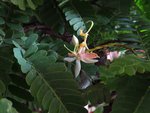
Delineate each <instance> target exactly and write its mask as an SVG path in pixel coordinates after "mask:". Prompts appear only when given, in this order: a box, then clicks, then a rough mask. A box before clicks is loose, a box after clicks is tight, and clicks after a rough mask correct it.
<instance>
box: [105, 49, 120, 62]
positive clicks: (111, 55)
mask: <svg viewBox="0 0 150 113" xmlns="http://www.w3.org/2000/svg"><path fill="white" fill-rule="evenodd" d="M120 55H121V52H118V51H113V52H108V53H107V59H108V60H110V61H111V62H112V61H113V60H114V59H116V58H119V57H120Z"/></svg>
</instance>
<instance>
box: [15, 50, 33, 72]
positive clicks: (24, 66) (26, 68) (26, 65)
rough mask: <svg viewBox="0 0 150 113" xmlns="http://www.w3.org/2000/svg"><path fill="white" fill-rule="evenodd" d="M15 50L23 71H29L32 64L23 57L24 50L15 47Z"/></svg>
mask: <svg viewBox="0 0 150 113" xmlns="http://www.w3.org/2000/svg"><path fill="white" fill-rule="evenodd" d="M13 52H14V56H15V58H16V59H17V61H18V63H19V64H20V65H21V71H22V72H23V73H27V72H28V71H29V70H30V69H31V65H30V64H29V62H28V61H26V60H25V59H24V58H23V56H22V52H21V50H20V49H19V48H14V49H13Z"/></svg>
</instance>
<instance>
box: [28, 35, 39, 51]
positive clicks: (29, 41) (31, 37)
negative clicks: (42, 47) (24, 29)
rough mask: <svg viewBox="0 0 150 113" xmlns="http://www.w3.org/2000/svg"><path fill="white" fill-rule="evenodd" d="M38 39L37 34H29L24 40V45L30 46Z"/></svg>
mask: <svg viewBox="0 0 150 113" xmlns="http://www.w3.org/2000/svg"><path fill="white" fill-rule="evenodd" d="M37 39H38V34H31V35H30V36H29V37H28V38H27V39H26V40H25V47H28V48H29V47H30V46H31V45H34V44H35V42H36V41H37Z"/></svg>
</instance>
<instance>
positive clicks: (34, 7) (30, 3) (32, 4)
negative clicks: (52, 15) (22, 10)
mask: <svg viewBox="0 0 150 113" xmlns="http://www.w3.org/2000/svg"><path fill="white" fill-rule="evenodd" d="M27 3H28V5H29V7H30V8H32V9H36V6H35V4H34V3H33V2H32V0H27Z"/></svg>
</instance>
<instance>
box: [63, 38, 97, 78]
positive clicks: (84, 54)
mask: <svg viewBox="0 0 150 113" xmlns="http://www.w3.org/2000/svg"><path fill="white" fill-rule="evenodd" d="M72 42H73V44H74V45H75V47H74V51H71V50H70V49H68V48H67V47H66V46H65V45H64V47H65V48H66V49H67V50H68V51H70V53H68V56H69V57H66V58H64V60H65V61H68V62H73V61H75V60H76V65H75V77H77V76H78V75H79V74H80V70H81V62H80V61H82V62H84V63H96V62H98V60H97V59H95V58H99V56H98V55H97V54H96V53H92V52H88V51H87V50H88V47H87V44H86V38H84V41H83V42H82V43H81V44H79V43H78V42H79V41H78V39H77V37H76V36H73V39H72Z"/></svg>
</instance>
